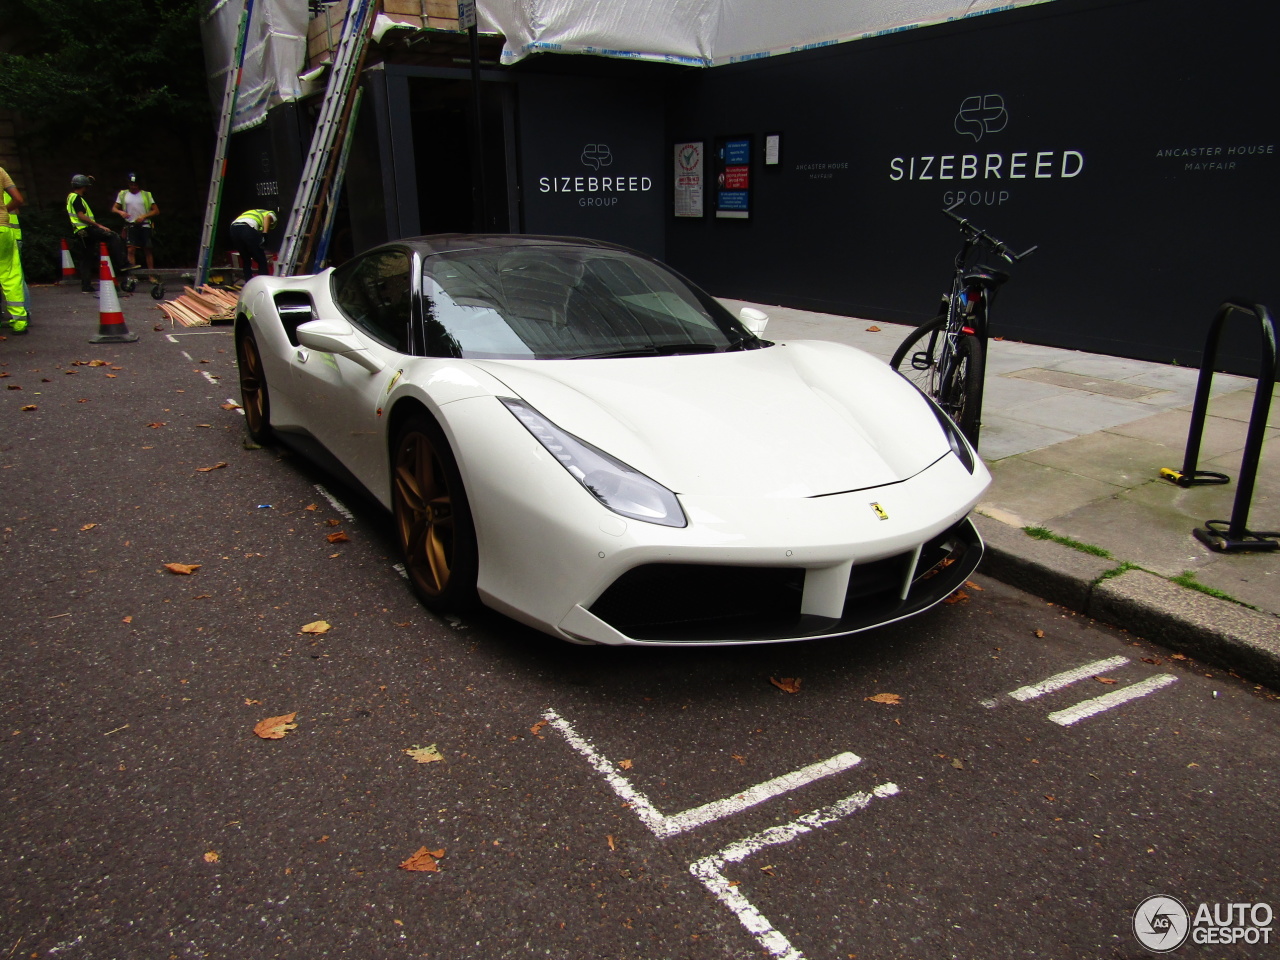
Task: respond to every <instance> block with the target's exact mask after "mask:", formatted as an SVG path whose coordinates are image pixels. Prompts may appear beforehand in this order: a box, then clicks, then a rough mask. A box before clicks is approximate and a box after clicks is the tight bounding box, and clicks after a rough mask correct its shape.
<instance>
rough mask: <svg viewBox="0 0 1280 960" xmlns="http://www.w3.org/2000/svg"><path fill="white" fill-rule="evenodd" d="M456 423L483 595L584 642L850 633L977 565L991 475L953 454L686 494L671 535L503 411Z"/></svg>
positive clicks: (938, 592)
mask: <svg viewBox="0 0 1280 960" xmlns="http://www.w3.org/2000/svg"><path fill="white" fill-rule="evenodd" d="M495 408H497V409H496V410H495ZM495 413H497V414H498V415H497V416H495V415H494V414H495ZM504 418H505V419H504ZM447 419H448V420H449V421H450V425H451V426H452V427H454V428H455V429H456V430H457V432H458V434H460V435H466V436H468V437H469V438H472V439H473V442H471V443H468V444H466V445H465V447H464V446H463V445H461V444H456V445H455V447H454V449H455V451H458V452H459V453H460V457H459V465H460V467H461V469H462V471H463V477H464V481H465V485H466V487H467V490H468V494H469V497H470V501H471V507H472V513H473V517H474V520H475V525H476V532H477V537H478V540H479V553H480V570H479V579H478V587H479V591H480V595H481V597H482V598H483V599H484V601H485V602H486V603H487V604H488V605H489V606H491V607H493V608H495V609H497V610H500V611H501V612H503V613H506V614H508V615H509V616H512V617H513V618H515V619H517V620H520V621H522V622H524V623H527V624H529V625H531V626H534V627H537V628H538V629H540V630H544V631H546V632H548V633H552V634H555V635H557V636H560V637H563V638H565V639H567V640H570V641H573V642H577V643H606V644H649V645H681V646H684V645H691V644H694V645H696V644H723V643H767V642H780V641H786V640H799V639H806V638H816V637H826V636H838V635H842V634H848V633H854V632H857V631H859V630H865V629H867V628H869V627H874V626H877V625H881V624H885V623H892V622H894V621H896V620H900V619H903V618H904V617H908V616H911V615H913V614H916V613H919V612H921V611H923V610H925V609H928V608H929V607H931V606H933V605H934V604H936V603H938V602H940V601H941V600H942V599H944V598H945V597H946V596H947V595H949V594H950V593H951V592H952V591H953V590H954V589H955V588H956V587H957V586H959V585H960V584H961V583H963V582H964V579H965V578H966V577H967V576H968V575H969V574H970V573H971V572H972V571H973V569H974V567H976V566H977V564H978V561H979V560H980V559H981V556H982V549H983V547H982V541H981V538H980V537H979V536H978V534H977V531H976V530H975V529H974V528H973V525H972V524H971V523H970V522H969V521H968V520H967V517H968V514H969V512H970V510H971V509H972V508H973V506H974V504H975V503H976V502H977V501H978V498H979V497H980V496H981V494H982V492H983V491H984V490H985V489H986V487H987V484H988V483H989V482H990V477H989V475H988V474H987V472H986V469H985V468H984V467H982V466H981V464H980V463H979V465H978V467H977V470H976V471H975V472H974V473H973V474H970V473H969V472H968V471H967V470H966V469H965V468H964V467H963V466H962V465H961V463H960V461H959V460H958V459H957V458H956V457H955V456H954V455H952V454H950V453H948V454H946V455H945V456H942V457H941V458H940V459H939V460H938V461H936V462H935V463H934V464H933V465H931V466H930V467H929V468H928V469H926V470H924V471H922V472H921V473H919V474H917V475H916V476H914V477H911V478H909V479H907V480H904V481H901V482H899V483H894V484H889V485H885V486H880V487H876V488H873V489H867V490H858V491H852V492H848V493H840V494H833V495H829V496H822V497H806V498H796V499H783V498H778V499H746V498H733V497H713V496H689V495H680V496H679V499H680V503H681V506H682V507H683V509H684V511H685V513H686V515H687V516H688V518H689V524H688V526H686V527H683V528H674V527H666V526H659V525H656V524H651V523H644V522H640V521H634V520H626V519H624V518H622V517H620V516H618V515H616V514H614V513H611V512H610V511H608V510H607V509H606V508H605V507H603V506H602V505H600V504H599V503H598V502H597V501H596V500H595V499H594V498H593V497H592V496H591V495H590V494H589V493H587V492H586V491H585V490H584V489H583V488H582V487H581V485H579V484H578V482H577V481H576V480H574V479H573V478H572V477H571V476H570V475H569V473H568V472H567V471H565V470H564V468H563V467H561V466H560V464H559V463H557V462H556V461H555V460H554V459H553V458H552V457H551V456H550V455H549V454H547V453H546V451H545V450H543V449H542V448H541V446H539V445H537V444H536V443H531V442H530V438H529V436H528V434H527V432H526V431H525V430H524V428H523V427H521V426H520V425H519V423H518V422H517V421H516V420H515V418H514V417H511V416H510V414H508V413H507V412H506V411H505V409H502V408H500V407H498V405H497V404H494V403H492V402H485V401H475V402H472V401H460V402H459V403H456V404H450V405H449V407H448V415H447ZM478 436H482V437H485V438H487V439H486V442H485V443H482V444H477V443H475V442H474V438H475V437H478Z"/></svg>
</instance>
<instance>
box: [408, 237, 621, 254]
mask: <svg viewBox="0 0 1280 960" xmlns="http://www.w3.org/2000/svg"><path fill="white" fill-rule="evenodd" d="M385 245H386V246H402V247H404V246H407V247H412V248H413V249H414V250H417V251H418V252H419V253H420V254H421V255H422V256H424V257H425V256H434V255H436V254H440V253H457V252H459V251H463V250H485V249H493V248H499V247H597V248H600V249H602V250H617V251H620V252H623V253H631V254H634V253H636V251H634V250H631V249H628V248H627V247H624V246H620V245H619V244H616V243H607V242H605V241H603V240H592V239H589V238H587V237H552V236H541V235H537V234H523V233H521V234H516V233H437V234H432V235H431V236H424V237H405V238H404V239H402V240H392V241H389V242H388V243H387V244H385Z"/></svg>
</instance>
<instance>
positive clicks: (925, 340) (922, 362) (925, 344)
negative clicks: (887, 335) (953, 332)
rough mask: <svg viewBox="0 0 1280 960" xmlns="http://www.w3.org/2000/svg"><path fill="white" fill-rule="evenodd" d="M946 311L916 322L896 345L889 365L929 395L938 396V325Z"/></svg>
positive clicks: (942, 322)
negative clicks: (905, 336)
mask: <svg viewBox="0 0 1280 960" xmlns="http://www.w3.org/2000/svg"><path fill="white" fill-rule="evenodd" d="M946 320H947V317H946V314H941V313H940V314H938V316H936V317H934V318H933V319H932V320H929V321H927V322H925V323H922V324H920V326H918V327H916V328H915V329H914V330H912V331H911V332H910V333H909V334H907V338H906V339H905V340H903V341H902V343H900V344H898V349H897V350H895V351H894V352H893V359H891V360H890V361H889V366H891V367H893V369H895V370H897V371H898V372H899V373H900V374H902V375H903V376H904V377H906V378H907V379H908V380H910V381H911V382H912V383H914V384H915V385H916V386H917V387H919V388H920V389H921V390H922V391H924V393H925V394H926V395H928V396H930V397H934V398H936V397H937V396H938V384H937V382H936V378H937V374H938V354H939V353H940V352H941V346H942V336H941V333H940V331H941V329H942V325H943V324H944V323H945V322H946Z"/></svg>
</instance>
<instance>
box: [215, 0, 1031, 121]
mask: <svg viewBox="0 0 1280 960" xmlns="http://www.w3.org/2000/svg"><path fill="white" fill-rule="evenodd" d="M1047 2H1049V0H792V2H780V0H608V2H601V0H477V2H476V8H477V16H478V21H479V24H478V25H479V29H480V30H481V32H484V33H490V34H500V35H501V36H502V37H503V38H504V40H505V44H504V46H503V50H502V62H503V63H515V62H516V61H518V60H522V59H523V58H525V57H527V56H528V55H530V54H532V53H542V52H545V53H585V54H593V55H595V56H607V57H625V58H631V59H638V60H656V61H659V62H666V63H679V64H686V65H689V66H699V67H710V66H717V65H720V64H725V63H736V62H740V61H743V60H754V59H757V58H760V57H768V56H773V55H775V54H780V53H791V52H793V51H796V50H808V49H812V48H814V47H822V46H827V45H829V44H833V43H841V42H843V41H846V40H857V39H861V38H864V37H872V36H879V35H881V34H885V33H893V32H896V31H899V30H908V29H911V28H913V27H919V26H924V25H926V24H930V23H941V22H944V21H947V20H957V19H961V18H964V17H972V16H978V15H981V14H986V13H995V12H997V11H1001V10H1011V9H1013V8H1015V7H1022V6H1030V5H1031V4H1035V3H1047ZM244 4H245V0H211V2H210V4H209V7H208V9H207V12H206V14H205V21H204V43H205V62H206V63H207V64H208V68H209V73H210V76H209V83H210V95H211V97H212V99H213V102H214V103H215V104H217V105H221V103H222V96H223V92H224V90H225V89H226V78H227V74H228V72H229V71H230V70H231V69H233V65H232V63H231V61H232V59H233V54H234V52H235V44H236V31H237V28H238V25H239V21H240V14H241V11H242V10H243V9H244ZM308 19H309V15H308V4H306V3H303V2H301V0H254V4H253V14H252V16H251V18H250V25H249V39H248V45H247V49H246V53H245V58H244V72H243V74H242V76H241V86H240V92H239V98H238V101H237V105H236V112H235V117H234V119H233V121H232V130H236V131H238V130H244V129H246V128H247V127H251V126H254V125H255V124H257V123H260V122H262V120H263V119H265V118H266V115H267V110H269V109H270V108H271V107H273V106H275V105H276V104H278V103H283V102H285V101H288V100H296V99H297V98H298V97H300V96H302V95H304V94H305V93H307V92H309V91H310V89H311V88H310V85H309V84H306V83H304V82H302V81H299V79H298V74H299V73H300V72H301V71H302V69H303V67H304V64H305V62H306V58H307V21H308Z"/></svg>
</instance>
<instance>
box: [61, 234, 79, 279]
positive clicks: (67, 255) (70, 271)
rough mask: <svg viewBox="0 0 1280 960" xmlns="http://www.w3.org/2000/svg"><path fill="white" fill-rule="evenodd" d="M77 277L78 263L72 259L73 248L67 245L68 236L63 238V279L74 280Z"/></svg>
mask: <svg viewBox="0 0 1280 960" xmlns="http://www.w3.org/2000/svg"><path fill="white" fill-rule="evenodd" d="M75 278H76V264H75V261H74V260H72V259H71V248H70V247H68V246H67V238H66V237H63V238H62V279H63V280H74V279H75Z"/></svg>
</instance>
